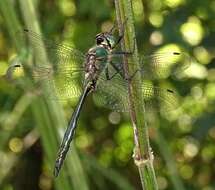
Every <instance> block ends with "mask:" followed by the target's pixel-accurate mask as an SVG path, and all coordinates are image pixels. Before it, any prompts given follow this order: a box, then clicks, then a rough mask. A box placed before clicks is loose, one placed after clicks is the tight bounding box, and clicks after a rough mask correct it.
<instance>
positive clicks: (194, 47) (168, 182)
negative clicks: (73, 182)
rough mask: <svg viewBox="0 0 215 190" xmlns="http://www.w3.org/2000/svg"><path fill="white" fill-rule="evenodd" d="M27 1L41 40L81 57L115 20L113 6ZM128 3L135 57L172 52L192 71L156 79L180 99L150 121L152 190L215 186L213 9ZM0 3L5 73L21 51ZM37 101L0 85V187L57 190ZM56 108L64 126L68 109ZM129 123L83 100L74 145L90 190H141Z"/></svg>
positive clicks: (180, 0) (201, 4)
mask: <svg viewBox="0 0 215 190" xmlns="http://www.w3.org/2000/svg"><path fill="white" fill-rule="evenodd" d="M10 1H11V3H12V4H13V6H14V9H15V11H16V12H15V15H16V16H17V18H18V20H19V21H20V22H21V23H24V21H23V18H22V11H21V9H20V4H19V1H12V0H10ZM33 2H34V6H35V8H36V13H37V15H38V19H39V22H40V26H41V29H42V32H43V34H44V36H48V37H49V38H51V39H54V40H56V41H58V42H66V43H68V44H70V45H72V46H74V47H76V48H77V49H80V50H81V51H85V52H86V51H87V49H88V48H89V47H91V46H92V45H93V44H94V37H95V35H96V34H97V33H99V32H100V31H105V30H108V29H109V28H110V27H111V26H112V24H113V23H114V18H115V16H114V15H115V10H114V3H113V1H112V0H93V1H92V0H85V1H78V0H54V1H53V0H44V1H40V0H34V1H33ZM132 2H133V9H134V16H135V26H136V35H137V40H138V48H139V52H141V53H144V54H150V53H151V52H154V51H158V50H162V49H166V48H167V49H171V48H177V49H180V50H181V51H184V52H186V53H188V54H189V55H190V56H191V57H192V58H193V59H192V63H191V66H190V67H189V68H188V69H187V70H186V71H185V72H183V73H182V74H180V76H177V78H170V79H169V80H165V81H160V82H159V85H160V86H165V87H166V86H168V87H171V88H172V89H174V90H175V91H176V92H177V93H178V96H179V97H180V98H179V101H180V108H178V109H177V110H176V111H174V112H172V113H165V112H164V113H163V112H162V113H161V114H151V113H150V114H149V115H148V124H149V126H150V137H151V142H152V148H153V152H154V155H155V162H154V163H155V170H156V176H157V179H158V185H159V189H161V190H164V189H167V190H170V189H171V190H172V189H180V188H179V187H181V188H184V189H189V190H198V189H201V190H212V189H215V180H214V179H215V164H214V163H215V146H214V140H215V119H214V118H215V115H214V111H215V77H214V75H215V69H214V66H215V58H214V56H215V46H214V44H215V38H214V35H215V2H214V1H210V0H205V1H201V0H163V1H161V0H150V1H149V0H145V1H144V0H143V1H140V0H133V1H132ZM0 6H1V9H0V10H1V12H0V13H1V14H0V73H1V74H2V75H4V74H5V72H6V70H7V68H8V66H9V65H10V64H11V63H12V62H13V60H14V57H16V56H17V55H18V52H17V51H16V48H15V47H16V46H17V43H16V42H15V41H14V38H13V37H12V36H13V35H12V34H11V32H9V27H8V25H7V24H6V23H7V22H6V19H9V21H10V19H11V18H10V17H8V18H5V17H4V11H5V10H3V8H4V7H3V6H2V4H0ZM29 19H30V18H29ZM22 27H23V28H24V27H25V25H24V24H23V26H22ZM14 32H15V31H14ZM35 98H36V97H34V95H32V94H31V93H28V92H26V91H25V90H23V89H22V88H20V86H17V85H15V84H13V83H8V81H6V80H5V79H4V78H3V77H2V78H1V80H0V105H1V106H0V131H1V132H0V189H2V190H17V189H23V190H24V189H27V190H32V189H41V190H48V189H54V188H55V187H54V185H53V179H52V177H51V176H52V171H51V170H50V168H48V166H47V162H44V161H43V160H45V159H47V158H46V157H45V155H44V151H43V143H41V141H40V134H38V131H37V123H36V122H35V120H36V118H34V117H33V114H32V109H30V107H29V105H30V104H31V103H32V102H33V101H34V99H35ZM62 106H63V107H64V111H65V115H66V118H67V120H69V118H70V115H71V113H72V111H73V109H72V107H74V106H75V102H66V103H63V104H62ZM130 126H131V125H130V123H129V117H128V115H126V114H121V113H115V112H111V111H109V110H106V109H103V108H99V107H97V106H95V105H94V103H93V100H92V98H88V100H87V102H86V104H85V106H84V110H83V112H82V114H81V117H80V121H79V126H78V130H77V132H76V139H75V146H76V147H77V149H78V151H79V152H80V153H81V160H82V164H83V167H84V168H85V172H86V175H87V176H88V181H89V189H140V187H141V185H140V181H139V176H138V171H137V168H136V167H135V165H134V163H133V159H132V150H133V131H132V128H131V127H130ZM59 131H60V133H62V130H59ZM40 132H41V131H40ZM47 138H48V137H47ZM46 146H47V145H46ZM49 146H51V144H50V145H49ZM50 148H51V147H50ZM54 159H55V158H53V160H54Z"/></svg>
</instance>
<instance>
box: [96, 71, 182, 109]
mask: <svg viewBox="0 0 215 190" xmlns="http://www.w3.org/2000/svg"><path fill="white" fill-rule="evenodd" d="M138 88H139V90H140V91H141V94H142V96H140V97H137V98H136V99H135V100H134V101H136V102H137V103H138V104H141V102H143V101H144V105H145V108H146V111H153V112H157V111H161V110H165V111H173V110H174V109H176V108H177V107H178V101H177V100H178V99H177V96H176V94H175V93H174V92H173V91H172V90H169V89H162V88H159V87H155V86H153V85H149V84H147V83H145V84H142V85H141V86H140V87H138ZM94 98H95V102H96V103H98V104H99V105H103V106H105V107H107V108H109V109H112V110H114V111H119V112H128V111H129V93H128V81H127V80H124V79H123V78H122V77H121V75H120V74H116V75H115V76H114V77H113V78H112V79H111V80H107V79H106V77H105V74H103V76H101V77H100V78H99V80H98V85H97V89H96V92H95V93H94Z"/></svg>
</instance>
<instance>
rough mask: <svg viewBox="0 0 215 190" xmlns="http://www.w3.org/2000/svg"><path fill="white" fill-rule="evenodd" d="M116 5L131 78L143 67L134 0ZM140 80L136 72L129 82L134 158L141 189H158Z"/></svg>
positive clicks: (127, 73) (117, 1)
mask: <svg viewBox="0 0 215 190" xmlns="http://www.w3.org/2000/svg"><path fill="white" fill-rule="evenodd" d="M115 8H116V18H117V22H118V26H119V33H120V34H122V32H123V31H122V30H123V26H124V27H125V32H124V42H122V43H121V46H122V50H123V51H129V52H133V53H132V55H131V56H130V57H125V59H124V71H125V74H126V77H127V78H129V76H132V75H133V74H134V73H135V72H136V71H137V70H139V67H140V65H139V57H138V50H137V48H136V47H137V45H136V38H135V30H134V19H133V12H132V6H131V0H121V1H119V0H115ZM124 23H125V24H124ZM133 47H135V49H134V48H133ZM133 49H134V51H133ZM128 63H132V64H128ZM141 81H142V78H141V74H140V72H137V73H136V74H135V77H134V79H132V80H131V81H130V82H129V103H130V116H131V121H132V125H133V130H134V142H135V148H134V156H133V157H134V162H135V164H136V165H137V167H138V170H139V174H140V179H141V184H142V188H143V189H146V190H156V189H158V187H157V181H156V177H155V172H154V167H153V153H152V151H151V147H150V143H149V135H148V127H147V124H146V121H145V118H144V115H145V108H144V101H143V99H142V92H141V88H140V86H141V85H142V82H141Z"/></svg>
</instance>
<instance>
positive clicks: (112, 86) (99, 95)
mask: <svg viewBox="0 0 215 190" xmlns="http://www.w3.org/2000/svg"><path fill="white" fill-rule="evenodd" d="M109 74H110V75H111V74H112V76H113V75H114V74H115V73H114V72H110V69H109ZM93 94H94V95H93V98H94V101H95V103H96V104H97V105H99V106H105V107H107V108H109V109H112V110H114V111H118V112H127V111H129V109H128V108H129V104H128V84H127V82H126V81H125V80H123V79H122V77H121V76H120V74H119V73H117V74H115V75H114V77H113V78H112V79H111V80H107V77H106V75H105V72H103V73H102V74H101V75H100V77H99V79H98V81H97V88H96V91H95V92H94V93H93Z"/></svg>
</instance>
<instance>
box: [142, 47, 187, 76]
mask: <svg viewBox="0 0 215 190" xmlns="http://www.w3.org/2000/svg"><path fill="white" fill-rule="evenodd" d="M140 63H141V64H140V67H141V73H142V76H143V78H144V79H159V78H167V77H169V76H171V75H173V76H174V75H177V74H178V73H181V72H183V71H184V70H185V69H187V68H188V67H189V66H190V64H191V58H190V56H189V55H187V54H186V53H179V52H173V51H172V52H163V53H155V54H152V55H149V56H142V57H141V58H140Z"/></svg>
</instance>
